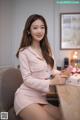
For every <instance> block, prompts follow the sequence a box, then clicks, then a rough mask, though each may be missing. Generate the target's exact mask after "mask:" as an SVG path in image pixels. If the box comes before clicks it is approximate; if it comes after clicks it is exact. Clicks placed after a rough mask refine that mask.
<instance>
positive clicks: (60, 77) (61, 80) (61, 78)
mask: <svg viewBox="0 0 80 120" xmlns="http://www.w3.org/2000/svg"><path fill="white" fill-rule="evenodd" d="M69 76H70V73H69V72H68V71H66V70H62V71H61V72H60V74H56V75H55V77H54V78H53V79H52V80H51V81H50V85H63V84H65V82H66V80H67V78H68V77H69Z"/></svg>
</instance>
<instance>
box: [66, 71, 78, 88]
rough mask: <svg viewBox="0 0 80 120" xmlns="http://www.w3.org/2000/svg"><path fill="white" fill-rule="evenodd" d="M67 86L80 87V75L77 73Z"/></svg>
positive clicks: (67, 82)
mask: <svg viewBox="0 0 80 120" xmlns="http://www.w3.org/2000/svg"><path fill="white" fill-rule="evenodd" d="M66 84H68V85H75V86H80V74H78V73H75V74H73V75H71V76H70V77H69V78H68V79H67V80H66Z"/></svg>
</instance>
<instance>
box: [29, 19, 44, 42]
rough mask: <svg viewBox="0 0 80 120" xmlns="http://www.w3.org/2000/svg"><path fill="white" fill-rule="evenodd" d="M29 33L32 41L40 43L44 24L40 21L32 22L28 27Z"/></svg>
mask: <svg viewBox="0 0 80 120" xmlns="http://www.w3.org/2000/svg"><path fill="white" fill-rule="evenodd" d="M30 33H31V36H32V39H33V40H35V41H39V42H40V41H41V40H42V39H43V37H44V34H45V26H44V23H43V22H42V21H41V20H40V19H37V20H36V21H34V22H33V23H32V25H31V27H30Z"/></svg>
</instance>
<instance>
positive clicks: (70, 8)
mask: <svg viewBox="0 0 80 120" xmlns="http://www.w3.org/2000/svg"><path fill="white" fill-rule="evenodd" d="M70 12H71V13H72V12H80V4H78V5H68V4H66V5H61V4H56V0H55V54H56V62H57V66H63V60H64V58H65V57H69V58H70V57H71V55H72V53H73V52H74V50H60V13H70ZM78 55H79V56H78V57H79V58H80V50H78Z"/></svg>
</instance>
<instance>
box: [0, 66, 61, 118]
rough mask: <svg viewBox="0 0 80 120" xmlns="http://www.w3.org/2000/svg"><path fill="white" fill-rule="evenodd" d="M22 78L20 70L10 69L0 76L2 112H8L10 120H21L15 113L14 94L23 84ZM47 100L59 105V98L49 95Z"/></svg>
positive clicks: (0, 108)
mask: <svg viewBox="0 0 80 120" xmlns="http://www.w3.org/2000/svg"><path fill="white" fill-rule="evenodd" d="M22 81H23V80H22V76H21V73H20V70H19V69H18V68H8V69H6V70H4V71H3V72H1V74H0V112H8V120H20V119H21V118H20V117H19V116H16V114H15V111H14V107H13V104H14V94H15V91H16V90H17V88H18V87H19V86H20V85H21V83H22ZM46 98H47V100H48V102H50V103H51V104H53V105H56V106H58V105H59V99H58V96H56V94H55V95H47V97H46Z"/></svg>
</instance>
